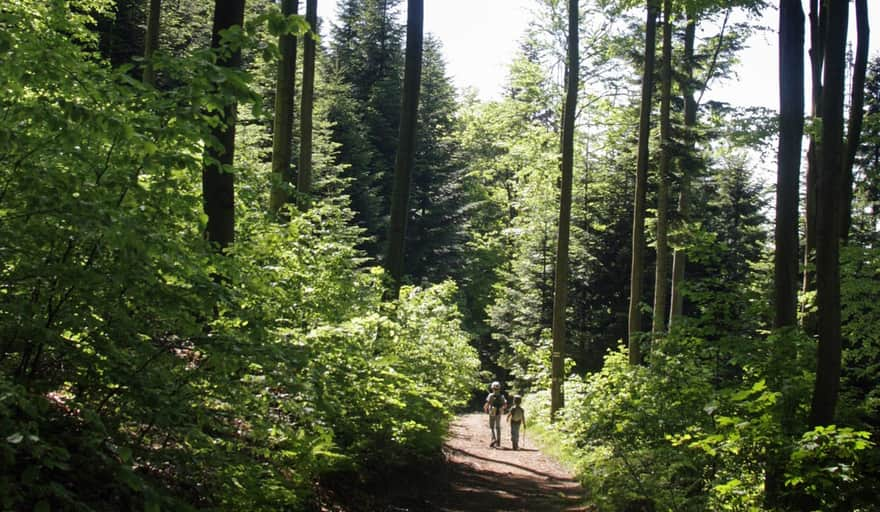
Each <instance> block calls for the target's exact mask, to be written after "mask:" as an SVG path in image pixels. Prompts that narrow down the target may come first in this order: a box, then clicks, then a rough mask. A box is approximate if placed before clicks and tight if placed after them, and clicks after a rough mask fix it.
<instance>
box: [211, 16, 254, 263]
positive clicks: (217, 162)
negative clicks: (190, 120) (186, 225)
mask: <svg viewBox="0 0 880 512" xmlns="http://www.w3.org/2000/svg"><path fill="white" fill-rule="evenodd" d="M243 23H244V0H226V1H224V0H216V2H215V3H214V24H213V27H212V29H211V47H212V48H216V49H220V51H219V56H218V59H217V63H218V65H220V66H223V67H226V68H230V69H236V68H238V67H239V66H240V65H241V48H240V47H239V46H238V43H233V44H231V45H229V46H227V47H225V48H221V42H222V40H223V32H225V31H227V30H229V29H232V28H233V27H239V28H241V26H242V24H243ZM236 107H237V102H236V101H235V100H228V101H227V104H226V105H225V106H224V108H223V112H222V113H221V115H220V116H219V121H220V122H219V123H217V125H216V126H215V127H214V128H213V129H212V130H211V136H212V139H214V140H213V141H211V142H209V143H208V144H207V145H206V150H205V163H204V168H203V171H202V196H203V201H204V210H205V214H206V215H207V216H208V225H207V228H206V237H207V239H208V241H210V242H212V243H215V244H217V248H218V249H219V250H220V251H222V250H223V249H225V248H226V247H228V246H229V245H231V244H232V242H233V240H234V239H235V178H234V175H233V174H232V172H231V169H230V166H231V165H232V163H233V161H234V157H235V119H236V113H235V110H236Z"/></svg>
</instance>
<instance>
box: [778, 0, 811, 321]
mask: <svg viewBox="0 0 880 512" xmlns="http://www.w3.org/2000/svg"><path fill="white" fill-rule="evenodd" d="M779 84H780V85H779V107H780V118H781V119H780V130H779V132H780V133H779V154H778V162H777V171H776V235H775V236H776V253H775V255H774V272H773V276H774V281H773V282H774V285H773V288H774V292H775V293H774V296H775V300H774V306H775V314H774V320H773V325H774V327H776V328H780V327H787V326H794V325H796V323H797V286H798V284H797V269H798V193H799V188H800V182H799V176H800V167H801V144H802V143H801V141H802V139H803V133H804V13H803V9H802V8H801V4H800V0H781V1H780V6H779Z"/></svg>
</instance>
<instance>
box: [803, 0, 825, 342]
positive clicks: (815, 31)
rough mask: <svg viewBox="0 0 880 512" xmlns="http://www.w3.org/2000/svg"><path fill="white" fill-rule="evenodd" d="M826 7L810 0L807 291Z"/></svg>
mask: <svg viewBox="0 0 880 512" xmlns="http://www.w3.org/2000/svg"><path fill="white" fill-rule="evenodd" d="M824 17H825V9H824V8H822V7H821V5H820V2H819V0H810V78H811V84H812V101H811V109H810V116H811V119H812V120H813V127H814V129H813V130H811V131H810V143H809V146H808V148H807V175H806V177H805V179H804V217H805V218H804V269H803V270H804V278H803V285H802V287H803V291H804V293H806V292H809V291H812V290H813V288H814V286H815V283H814V277H813V274H814V269H813V263H814V261H813V259H814V256H815V251H816V174H817V173H818V168H819V159H820V151H821V149H822V148H821V144H820V142H819V140H818V139H817V137H816V132H815V128H816V127H817V121H818V119H819V117H820V112H821V108H822V107H821V105H822V66H823V64H824V59H825V34H824V32H825V26H826V22H825V21H824ZM815 322H816V319H815V315H813V314H808V315H805V316H804V328H805V329H806V330H807V331H809V332H812V331H814V330H815Z"/></svg>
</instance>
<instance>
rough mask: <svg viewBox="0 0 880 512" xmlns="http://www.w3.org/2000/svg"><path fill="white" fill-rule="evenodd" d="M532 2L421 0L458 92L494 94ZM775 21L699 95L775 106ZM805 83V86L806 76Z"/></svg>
mask: <svg viewBox="0 0 880 512" xmlns="http://www.w3.org/2000/svg"><path fill="white" fill-rule="evenodd" d="M771 2H772V3H775V1H773V0H771ZM404 4H405V2H404ZM532 5H534V0H425V31H426V32H429V33H432V34H433V35H434V36H436V37H437V38H438V39H440V40H441V41H442V42H443V53H444V55H445V57H446V63H447V71H448V73H449V74H450V75H451V76H452V79H453V81H454V83H455V85H456V87H458V89H459V91H461V90H462V89H463V88H465V87H474V88H476V89H477V90H478V91H479V97H480V98H482V99H496V98H498V97H500V95H501V92H502V89H501V88H502V85H503V84H504V81H505V78H506V76H507V67H508V65H509V64H510V62H511V61H512V59H513V57H514V55H515V54H516V52H517V48H518V45H519V41H520V39H521V37H522V35H523V34H524V32H525V29H526V27H527V25H528V22H529V19H530V15H531V9H532V8H531V6H532ZM869 9H870V18H871V29H872V30H871V46H870V53H871V56H875V55H877V54H878V52H880V9H878V5H876V4H875V2H873V1H872V2H869ZM851 10H853V11H854V9H852V8H851ZM335 12H336V1H335V0H321V1H320V2H319V6H318V13H319V15H320V16H321V18H323V19H324V20H325V22H329V21H332V20H333V19H334V18H335ZM777 19H778V18H777V11H776V9H768V10H767V12H766V14H765V19H764V21H763V23H762V24H763V25H765V26H768V27H772V28H773V31H768V32H765V33H760V34H758V35H756V36H754V37H753V38H752V41H751V43H750V47H749V48H748V49H746V50H744V51H743V52H742V53H741V55H740V60H741V62H742V63H743V64H742V65H740V67H739V68H738V70H737V74H738V79H732V80H729V81H727V82H725V83H718V82H716V83H715V84H714V87H713V88H712V91H711V92H710V93H709V94H707V96H706V97H705V98H704V99H715V100H721V101H728V102H730V103H733V104H736V105H741V106H746V105H754V106H763V107H767V108H772V109H776V108H777V107H778V104H779V98H778V96H779V93H778V86H777V84H778V68H777V37H776V31H775V29H776V27H777V25H778V21H777ZM325 31H327V29H325ZM854 33H855V13H854V12H851V14H850V39H853V37H854ZM807 38H809V34H807ZM806 64H807V66H808V65H809V60H807V61H806ZM806 82H807V86H809V80H807V81H806ZM807 94H808V95H807V98H809V92H808V93H807ZM807 108H808V107H807Z"/></svg>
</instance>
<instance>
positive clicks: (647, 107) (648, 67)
mask: <svg viewBox="0 0 880 512" xmlns="http://www.w3.org/2000/svg"><path fill="white" fill-rule="evenodd" d="M647 6H648V10H647V12H648V14H647V20H646V21H645V64H644V69H643V71H642V100H641V108H640V114H639V148H638V162H637V163H636V187H635V200H634V202H633V227H632V263H631V266H630V279H629V281H630V292H629V313H628V318H629V322H628V331H627V340H628V345H629V361H630V363H631V364H639V363H640V362H641V360H642V352H641V349H640V348H639V341H640V340H639V336H640V333H641V332H642V312H641V301H642V278H643V276H644V268H643V266H644V254H645V195H646V188H647V185H648V141H649V139H650V136H651V98H652V94H653V90H654V60H655V56H654V52H655V48H656V44H657V41H656V39H657V0H647Z"/></svg>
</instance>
